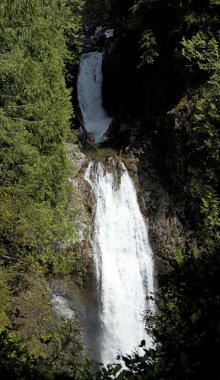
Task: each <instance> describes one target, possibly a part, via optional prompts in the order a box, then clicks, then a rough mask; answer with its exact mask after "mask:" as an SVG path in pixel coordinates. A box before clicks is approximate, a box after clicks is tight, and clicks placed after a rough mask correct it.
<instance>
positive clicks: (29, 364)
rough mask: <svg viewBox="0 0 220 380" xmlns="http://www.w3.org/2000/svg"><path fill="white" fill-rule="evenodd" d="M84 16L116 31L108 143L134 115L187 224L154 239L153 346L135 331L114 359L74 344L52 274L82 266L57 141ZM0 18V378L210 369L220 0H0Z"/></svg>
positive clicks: (216, 309)
mask: <svg viewBox="0 0 220 380" xmlns="http://www.w3.org/2000/svg"><path fill="white" fill-rule="evenodd" d="M91 20H92V22H93V24H92V26H93V28H95V27H98V26H99V25H100V24H102V23H104V25H107V26H110V27H111V28H113V29H114V36H113V37H112V38H111V39H109V41H110V42H109V41H108V40H107V41H106V42H105V44H104V49H105V53H104V54H105V60H104V63H103V103H104V106H105V108H106V110H107V112H108V114H109V115H110V116H112V118H113V122H114V128H115V129H116V133H115V136H116V137H115V140H116V141H114V143H115V144H116V146H117V147H119V149H120V150H122V151H123V150H125V148H126V146H127V145H129V144H130V143H129V144H128V141H129V136H127V135H126V136H125V135H123V134H122V135H120V133H119V132H117V128H118V129H119V127H120V124H121V122H122V121H126V122H127V123H128V124H129V125H131V128H130V131H129V133H130V135H132V133H133V131H132V125H135V123H136V124H137V120H138V123H139V124H138V125H139V135H138V136H139V137H138V139H137V143H138V144H139V145H140V146H142V142H143V141H146V140H147V141H150V144H151V150H152V157H153V158H152V160H153V165H154V167H155V170H156V172H157V175H158V177H159V178H160V181H161V183H162V184H163V186H164V188H165V189H166V191H167V193H168V194H169V195H170V197H171V198H172V204H173V207H174V209H175V213H176V215H177V216H178V218H179V220H180V221H181V223H182V224H183V226H184V228H185V229H186V230H187V231H190V233H189V238H187V239H186V241H185V242H184V244H181V245H178V244H177V243H176V252H175V253H174V254H173V253H172V254H171V252H169V251H168V250H167V249H165V248H164V247H163V246H162V245H161V246H158V247H157V252H158V256H159V257H160V259H161V260H162V261H163V265H164V267H165V268H166V269H165V270H164V271H162V272H161V273H160V274H159V275H158V279H157V281H158V287H157V293H158V294H157V296H156V304H157V309H158V312H157V313H156V315H152V314H150V313H147V311H146V315H145V320H146V326H147V329H148V333H149V334H150V335H151V336H152V339H153V341H154V345H153V347H152V348H150V349H149V348H145V342H144V340H143V341H142V342H140V345H141V346H143V348H144V356H140V355H138V353H137V352H136V353H134V355H127V356H124V355H122V358H121V360H122V362H123V363H124V364H123V367H121V364H120V363H119V364H116V365H115V364H112V363H109V365H108V366H107V367H102V366H98V365H97V364H95V363H94V362H93V361H92V360H91V359H90V358H87V357H86V356H85V354H84V353H82V352H83V349H82V347H81V342H80V337H79V335H80V333H79V329H78V327H77V325H76V324H75V323H74V322H73V323H67V322H65V321H63V320H62V319H59V318H56V317H54V315H53V313H52V311H51V300H50V296H49V292H48V286H47V281H48V279H51V278H57V277H62V276H67V277H68V276H69V277H70V278H71V276H72V277H73V278H76V279H77V280H76V281H77V282H78V283H80V286H83V284H84V283H85V282H86V278H87V277H89V276H90V273H89V270H88V268H87V265H86V263H85V261H84V258H83V257H82V254H81V251H80V248H79V245H80V242H79V239H78V237H77V229H78V224H79V219H80V216H79V213H80V212H79V207H80V206H79V203H80V202H81V199H80V198H79V196H78V195H77V192H76V189H75V188H74V185H73V183H72V182H71V181H70V180H69V178H70V176H71V172H72V170H73V168H72V163H71V162H70V159H69V157H68V151H67V148H66V144H67V143H72V142H74V144H76V141H77V132H76V129H77V127H78V126H79V125H78V122H77V117H76V115H77V114H78V112H79V111H78V108H79V105H78V103H77V100H76V98H77V94H76V76H77V72H78V65H79V56H80V54H81V52H82V51H83V49H84V45H83V43H84V42H83V34H84V33H85V25H86V23H90V24H91ZM0 30H1V33H0V137H1V138H0V146H1V150H0V171H1V172H0V183H1V186H0V229H1V233H0V298H1V309H0V376H1V378H2V379H18V380H21V379H79V380H92V379H103V380H104V379H106V380H107V379H118V380H123V379H124V380H126V379H140V380H141V379H152V380H153V379H154V380H181V379H182V380H191V379H197V378H210V379H211V380H219V379H220V370H219V363H218V352H219V349H220V319H219V316H220V295H219V289H220V278H219V269H220V256H219V238H220V236H219V224H220V221H219V177H220V176H219V167H220V165H219V161H220V160H219V141H220V139H219V127H220V60H219V56H220V46H219V45H220V1H219V0H200V1H198V0H170V1H163V0H95V1H90V0H85V1H83V0H2V1H1V4H0ZM117 139H118V140H117ZM79 146H80V149H81V144H79ZM129 146H131V144H130V145H129ZM67 241H68V242H70V243H69V244H63V242H64V243H65V242H67ZM28 303H29V304H31V305H32V306H31V308H33V313H32V314H30V315H29V317H27V316H26V314H25V311H26V305H27V304H28ZM28 313H30V311H28ZM38 314H39V315H38ZM36 315H37V316H36ZM25 318H26V319H27V321H26V319H25ZM25 321H26V322H25ZM64 348H65V349H64ZM65 350H66V351H65ZM63 351H64V352H65V353H64V354H63Z"/></svg>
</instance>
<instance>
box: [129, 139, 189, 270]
mask: <svg viewBox="0 0 220 380" xmlns="http://www.w3.org/2000/svg"><path fill="white" fill-rule="evenodd" d="M124 162H125V165H126V166H127V168H128V171H129V173H130V175H131V177H132V179H133V181H134V184H135V186H136V190H137V194H138V198H139V203H140V207H141V211H142V213H143V215H144V216H145V219H146V223H147V225H148V229H149V236H150V240H151V244H152V247H153V250H154V252H155V254H156V255H157V256H158V257H164V256H165V257H170V258H171V257H175V256H176V249H177V248H178V247H179V246H182V245H184V244H185V243H186V241H187V239H189V235H190V233H189V232H188V231H186V229H185V228H184V226H183V224H182V222H181V221H180V219H179V217H178V214H177V212H176V211H175V205H174V204H173V201H172V199H171V197H170V195H169V194H168V193H167V191H166V190H165V189H164V188H163V186H162V184H161V180H160V178H159V177H158V175H157V173H156V171H155V169H154V166H153V163H152V145H151V142H150V141H147V142H146V141H145V142H142V143H141V144H140V145H139V146H138V144H136V146H133V147H132V148H130V152H129V153H128V152H127V154H126V158H125V160H124ZM158 265H159V266H158ZM157 267H158V268H161V263H159V264H158V263H157ZM159 270H160V269H159Z"/></svg>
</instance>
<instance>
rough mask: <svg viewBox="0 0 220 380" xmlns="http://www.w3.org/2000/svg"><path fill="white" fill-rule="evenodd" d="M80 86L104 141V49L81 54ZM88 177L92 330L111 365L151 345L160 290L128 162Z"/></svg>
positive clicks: (98, 168) (90, 124) (94, 166)
mask: <svg viewBox="0 0 220 380" xmlns="http://www.w3.org/2000/svg"><path fill="white" fill-rule="evenodd" d="M110 35H112V33H111V34H110ZM77 89H78V99H79V105H80V108H81V112H82V117H83V122H84V125H85V127H86V129H87V130H88V132H89V133H90V134H92V135H93V137H94V139H95V141H96V142H98V143H100V142H101V141H102V139H103V134H104V133H105V131H106V130H107V128H108V126H109V124H110V122H111V119H110V118H109V117H108V116H107V114H106V112H105V110H104V109H103V106H102V53H100V52H90V53H86V54H82V55H81V58H80V71H79V76H78V84H77ZM85 179H86V180H87V181H88V182H89V183H90V185H91V187H92V189H93V192H94V195H95V198H96V212H95V220H94V239H93V253H94V265H95V277H96V294H97V298H98V301H99V302H98V305H99V310H98V313H99V316H98V319H97V323H96V324H95V326H94V328H92V330H93V333H92V334H91V332H90V335H92V340H91V346H93V347H95V350H96V353H97V352H98V357H97V355H96V359H98V360H101V361H102V362H103V363H104V364H107V363H109V362H113V361H114V360H115V358H116V356H117V354H120V353H122V354H124V355H126V354H130V353H132V352H133V351H134V350H135V349H136V350H137V351H139V352H140V349H139V348H138V345H140V342H141V341H142V340H143V339H145V341H146V344H147V346H148V347H149V346H151V339H150V337H149V336H148V335H147V333H146V331H145V323H144V319H143V314H144V313H145V311H146V310H149V311H152V312H154V307H155V306H154V303H153V301H152V300H147V296H148V297H149V296H151V295H152V293H153V291H154V285H153V283H154V279H153V273H154V262H153V254H152V250H151V247H150V244H149V240H148V232H147V228H146V225H145V222H144V219H143V216H142V214H141V212H140V209H139V205H138V201H137V195H136V191H135V188H134V185H133V183H132V180H131V178H130V176H129V174H128V172H127V170H126V168H125V166H124V165H123V164H120V165H119V167H117V168H116V165H115V164H114V160H111V165H108V170H106V169H105V167H104V165H103V164H101V163H99V162H90V163H89V166H88V168H87V170H86V172H85ZM93 320H94V318H93ZM95 320H96V319H95Z"/></svg>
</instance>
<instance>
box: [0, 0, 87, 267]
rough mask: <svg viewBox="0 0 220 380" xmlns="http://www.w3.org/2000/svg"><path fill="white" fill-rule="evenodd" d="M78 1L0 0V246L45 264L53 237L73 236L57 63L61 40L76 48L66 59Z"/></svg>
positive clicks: (68, 112) (63, 49) (66, 105)
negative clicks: (69, 211) (66, 184)
mask: <svg viewBox="0 0 220 380" xmlns="http://www.w3.org/2000/svg"><path fill="white" fill-rule="evenodd" d="M82 6H83V2H82V1H78V0H73V1H66V0H63V1H61V2H60V1H57V0H53V1H45V2H43V3H42V1H40V0H35V1H32V2H31V4H30V2H29V1H28V0H27V1H22V2H19V1H16V0H14V1H13V2H11V1H7V0H4V1H2V2H1V22H0V28H1V36H0V46H1V55H0V85H1V94H0V105H1V108H0V121H1V131H0V141H1V152H0V172H1V179H0V182H1V189H0V199H1V203H0V204H1V206H0V207H1V236H2V240H1V243H0V249H1V250H2V251H4V250H5V249H6V251H7V252H8V254H7V257H9V258H10V257H11V259H12V260H14V259H15V258H16V257H18V256H19V255H26V254H30V253H31V254H34V255H35V256H36V258H37V259H38V260H39V261H41V262H43V263H44V264H45V261H47V260H46V257H47V255H49V256H50V260H51V252H53V251H54V244H55V243H56V242H57V241H59V240H65V239H69V238H70V236H72V237H73V236H74V231H73V230H72V231H71V225H70V223H69V222H68V212H67V207H68V204H67V195H68V192H67V188H66V186H65V181H66V179H67V178H68V176H69V174H70V170H71V168H70V164H69V161H68V158H67V153H66V148H65V144H64V143H65V139H66V137H67V134H68V133H69V126H70V118H71V117H72V108H71V103H70V91H69V90H67V89H66V85H65V76H64V73H65V65H64V63H65V61H66V60H67V59H68V58H69V56H70V53H69V52H68V49H67V45H68V46H69V47H72V46H73V45H74V47H75V55H74V52H73V54H72V57H73V59H75V58H76V54H77V53H78V51H79V49H80V40H79V38H78V34H79V31H80V27H81V16H80V12H81V10H82ZM74 12H75V13H74ZM70 41H71V42H70ZM4 257H5V256H4ZM4 257H3V259H4ZM7 261H8V260H7ZM9 261H10V260H9Z"/></svg>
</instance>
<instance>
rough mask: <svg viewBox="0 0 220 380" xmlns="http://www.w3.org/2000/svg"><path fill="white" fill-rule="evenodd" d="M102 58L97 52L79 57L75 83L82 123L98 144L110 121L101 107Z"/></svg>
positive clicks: (101, 54)
mask: <svg viewBox="0 0 220 380" xmlns="http://www.w3.org/2000/svg"><path fill="white" fill-rule="evenodd" d="M102 56H103V53H100V52H97V51H95V52H90V53H86V54H82V55H81V57H80V70H79V75H78V83H77V91H78V100H79V105H80V108H81V112H82V117H83V123H84V125H85V127H86V129H87V131H88V132H89V133H90V134H91V135H92V136H93V137H94V140H95V142H98V143H99V142H102V141H103V139H104V137H103V135H104V133H105V132H106V130H107V128H108V126H109V124H110V123H111V121H112V119H111V118H110V117H108V116H107V114H106V112H105V110H104V109H103V106H102Z"/></svg>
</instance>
